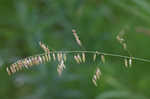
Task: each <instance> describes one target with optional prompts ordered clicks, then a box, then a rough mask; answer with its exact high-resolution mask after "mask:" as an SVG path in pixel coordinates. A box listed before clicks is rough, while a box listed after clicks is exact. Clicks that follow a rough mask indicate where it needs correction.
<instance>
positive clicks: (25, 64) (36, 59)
mask: <svg viewBox="0 0 150 99" xmlns="http://www.w3.org/2000/svg"><path fill="white" fill-rule="evenodd" d="M48 61H51V56H50V54H44V55H41V56H40V55H39V56H32V57H28V58H25V59H22V60H18V61H17V62H15V63H14V64H12V65H11V66H10V67H7V68H6V70H7V72H8V74H9V75H11V74H14V73H16V72H17V71H20V70H22V69H23V68H26V69H28V68H29V67H32V66H34V65H39V64H43V63H45V62H48Z"/></svg>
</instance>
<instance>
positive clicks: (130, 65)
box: [129, 57, 132, 67]
mask: <svg viewBox="0 0 150 99" xmlns="http://www.w3.org/2000/svg"><path fill="white" fill-rule="evenodd" d="M129 67H132V57H130V59H129Z"/></svg>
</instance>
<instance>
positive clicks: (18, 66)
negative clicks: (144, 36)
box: [6, 29, 134, 86]
mask: <svg viewBox="0 0 150 99" xmlns="http://www.w3.org/2000/svg"><path fill="white" fill-rule="evenodd" d="M72 32H73V35H74V37H75V40H76V42H77V44H78V45H79V46H80V47H83V46H82V43H81V41H80V39H79V36H78V35H77V33H76V30H75V29H73V30H72ZM124 34H125V33H124V31H121V32H120V33H119V34H118V35H117V37H116V38H117V40H118V41H119V43H120V44H121V45H122V46H123V48H124V50H126V51H128V49H127V44H126V41H125V39H124V37H123V36H124ZM39 45H40V47H41V48H42V49H43V50H44V53H43V54H40V55H36V56H31V57H28V58H25V59H22V60H18V61H17V62H15V63H14V64H12V65H11V66H10V67H7V68H6V71H7V72H8V75H12V74H14V73H16V72H17V71H20V70H22V69H24V68H26V69H28V68H30V67H32V66H34V65H39V64H44V63H46V62H49V61H57V62H58V66H57V72H58V75H59V76H61V75H62V72H63V70H64V69H65V68H66V66H65V62H66V61H67V55H66V54H67V53H65V51H64V52H63V51H59V52H56V51H50V50H49V48H48V46H46V45H45V44H43V43H41V42H39ZM68 52H69V53H72V52H73V51H68ZM74 52H76V53H75V54H73V58H74V60H75V61H76V62H77V63H78V64H81V63H85V62H86V57H87V56H86V54H85V53H86V52H90V51H74ZM91 53H92V55H93V61H94V62H95V61H96V60H97V59H98V58H97V56H99V57H100V59H99V60H101V62H102V63H103V64H104V63H105V62H106V60H105V56H104V55H108V54H104V53H103V54H101V53H100V52H98V51H96V52H94V53H93V51H91ZM109 56H113V55H109ZM116 56H117V55H116ZM118 56H119V55H118ZM133 58H134V57H125V59H124V63H125V67H126V68H127V67H131V66H132V59H133ZM100 77H101V70H100V68H96V72H95V73H94V75H93V78H92V82H93V84H94V85H95V86H98V84H97V80H99V79H100Z"/></svg>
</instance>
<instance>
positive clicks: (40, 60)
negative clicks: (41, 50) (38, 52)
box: [38, 56, 42, 64]
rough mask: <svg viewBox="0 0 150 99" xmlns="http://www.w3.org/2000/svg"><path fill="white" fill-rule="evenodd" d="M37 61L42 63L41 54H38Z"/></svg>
mask: <svg viewBox="0 0 150 99" xmlns="http://www.w3.org/2000/svg"><path fill="white" fill-rule="evenodd" d="M38 61H39V63H40V64H42V58H41V56H38Z"/></svg>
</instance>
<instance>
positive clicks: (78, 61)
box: [74, 55, 80, 64]
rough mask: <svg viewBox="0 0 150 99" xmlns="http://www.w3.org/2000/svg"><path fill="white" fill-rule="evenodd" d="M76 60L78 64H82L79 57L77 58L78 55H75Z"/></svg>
mask: <svg viewBox="0 0 150 99" xmlns="http://www.w3.org/2000/svg"><path fill="white" fill-rule="evenodd" d="M74 59H75V60H76V62H77V63H78V64H80V60H79V59H78V57H77V56H76V55H74Z"/></svg>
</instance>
